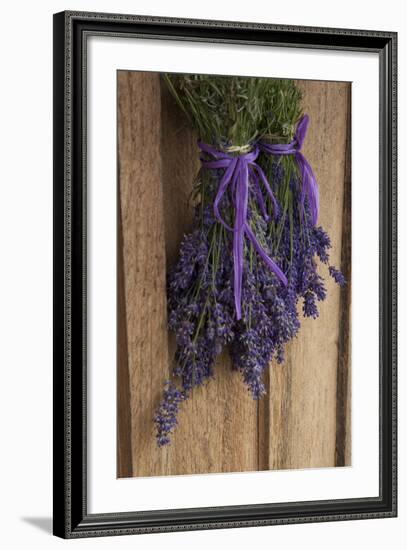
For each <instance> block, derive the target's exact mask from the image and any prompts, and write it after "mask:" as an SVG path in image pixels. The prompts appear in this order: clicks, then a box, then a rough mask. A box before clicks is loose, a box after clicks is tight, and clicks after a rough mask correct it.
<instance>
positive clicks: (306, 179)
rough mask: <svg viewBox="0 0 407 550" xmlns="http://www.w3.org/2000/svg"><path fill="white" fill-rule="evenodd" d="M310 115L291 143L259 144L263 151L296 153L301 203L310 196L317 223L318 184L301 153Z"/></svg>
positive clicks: (313, 220)
mask: <svg viewBox="0 0 407 550" xmlns="http://www.w3.org/2000/svg"><path fill="white" fill-rule="evenodd" d="M308 124H309V116H308V115H304V116H303V117H301V119H300V121H299V122H298V125H297V129H296V131H295V135H294V139H293V141H291V142H290V143H281V144H276V145H273V144H271V143H264V142H261V143H260V144H259V146H260V148H261V150H262V151H265V152H266V153H269V154H270V155H294V157H295V160H296V161H297V163H298V167H299V169H300V173H301V182H302V187H301V199H300V200H301V205H302V206H304V202H305V196H307V197H308V204H309V207H310V210H311V219H312V223H313V224H314V225H316V223H317V221H318V214H319V192H318V184H317V180H316V178H315V175H314V172H313V171H312V168H311V166H310V164H309V162H308V161H307V159H306V158H305V157H304V155H303V154H302V153H301V147H302V144H303V143H304V139H305V136H306V133H307V129H308Z"/></svg>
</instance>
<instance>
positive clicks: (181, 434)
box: [157, 85, 258, 474]
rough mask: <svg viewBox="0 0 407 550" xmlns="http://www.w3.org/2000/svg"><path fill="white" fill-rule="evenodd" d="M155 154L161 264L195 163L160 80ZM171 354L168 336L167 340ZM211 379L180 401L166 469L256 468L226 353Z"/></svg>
mask: <svg viewBox="0 0 407 550" xmlns="http://www.w3.org/2000/svg"><path fill="white" fill-rule="evenodd" d="M161 94H162V98H161V105H162V111H161V129H162V139H161V158H162V188H163V197H164V220H165V246H166V255H167V265H168V266H171V265H173V263H174V262H175V261H176V260H177V257H178V250H179V246H180V243H181V240H182V237H183V235H184V233H186V232H188V231H189V230H190V228H191V221H192V211H193V210H192V205H191V204H190V201H189V196H190V192H191V190H192V184H193V181H194V179H195V177H196V174H197V172H198V169H199V151H198V148H197V144H196V141H197V136H196V134H195V133H194V132H192V131H191V130H190V128H189V124H188V122H187V120H186V118H185V116H184V115H183V113H182V112H181V111H180V109H179V108H178V107H177V105H176V103H175V102H174V100H173V98H172V96H171V95H170V94H169V92H168V89H167V88H166V86H165V85H162V87H161ZM168 349H169V357H170V358H171V357H173V356H174V352H175V345H174V338H173V336H172V335H171V334H170V335H169V341H168ZM214 370H215V379H214V380H211V381H210V382H209V383H208V384H207V385H205V386H204V387H202V388H198V389H195V390H194V391H193V393H192V397H191V399H190V400H188V401H187V402H186V403H184V404H183V407H182V411H181V413H180V416H179V425H178V427H177V430H176V432H175V435H174V437H173V442H172V444H171V446H170V448H169V449H166V451H165V452H166V453H167V456H168V468H169V470H170V472H171V473H172V474H188V473H205V472H227V471H248V470H256V469H257V467H258V457H257V420H256V403H254V402H253V400H252V399H250V397H249V396H248V395H247V392H246V391H245V389H244V387H243V385H242V383H241V380H240V377H239V376H238V375H237V373H236V372H232V370H231V368H230V359H229V357H228V354H227V353H224V354H223V356H222V357H221V358H220V359H219V360H218V361H217V364H216V365H215V369H214ZM162 452H163V450H162V449H161V450H160V449H157V453H160V454H162Z"/></svg>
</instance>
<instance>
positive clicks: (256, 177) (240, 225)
mask: <svg viewBox="0 0 407 550" xmlns="http://www.w3.org/2000/svg"><path fill="white" fill-rule="evenodd" d="M198 145H199V148H200V149H201V151H202V152H203V153H206V154H207V155H210V156H211V157H212V158H213V160H206V159H205V158H204V157H202V156H201V162H202V166H203V167H204V168H209V169H213V170H219V169H224V173H223V176H222V179H221V180H220V182H219V188H218V191H217V194H216V197H215V201H214V205H213V209H214V212H215V216H216V218H217V220H218V221H219V222H220V223H221V224H222V225H223V226H224V227H226V229H228V230H229V231H232V232H233V262H234V294H235V308H236V318H237V319H238V320H239V319H241V318H242V309H241V302H242V279H243V260H244V237H245V235H246V236H247V238H248V239H249V240H250V242H251V243H252V245H253V247H254V249H255V250H256V252H257V253H258V254H259V256H260V257H261V258H262V260H263V261H264V262H265V263H266V265H267V266H268V267H269V268H270V269H271V271H273V273H275V274H276V276H277V277H278V278H279V279H280V281H281V282H282V283H283V284H284V285H286V284H287V277H286V276H285V275H284V273H283V272H282V271H281V269H280V268H279V267H278V265H277V264H276V263H275V262H274V261H273V260H272V259H271V258H270V257H269V256H268V255H267V254H266V252H265V251H264V249H263V248H262V247H261V245H260V243H259V241H258V240H257V238H256V236H255V235H254V233H253V231H252V229H251V227H250V225H249V224H248V222H247V203H248V198H249V193H250V192H254V194H255V196H256V199H257V201H258V203H259V205H260V209H261V211H262V213H263V215H264V217H265V219H266V220H269V219H270V217H269V216H268V214H267V211H266V207H265V204H264V199H263V192H262V189H261V185H260V182H262V183H263V185H264V187H265V189H266V192H267V194H268V195H269V197H270V199H271V201H272V203H273V208H274V214H275V215H276V214H277V212H278V203H277V200H276V198H275V196H274V193H273V191H272V190H271V187H270V185H269V182H268V181H267V178H266V176H265V174H264V172H263V170H262V169H261V168H260V166H259V165H258V164H256V162H255V160H256V159H257V157H258V155H259V152H260V149H259V147H258V146H257V145H255V146H254V148H253V149H252V150H251V151H250V152H248V153H245V154H240V155H236V156H232V155H231V154H229V153H226V152H222V151H219V150H217V149H215V148H214V147H211V146H210V145H207V144H206V143H202V142H199V143H198ZM249 182H251V183H252V186H249ZM229 186H230V189H231V193H232V200H233V203H234V207H235V220H234V227H230V226H229V225H228V224H227V223H226V222H225V220H224V219H223V218H222V216H221V215H220V212H219V203H220V202H221V200H222V197H223V195H224V194H225V192H226V191H227V189H228V187H229Z"/></svg>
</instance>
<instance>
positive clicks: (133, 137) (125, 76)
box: [118, 71, 168, 476]
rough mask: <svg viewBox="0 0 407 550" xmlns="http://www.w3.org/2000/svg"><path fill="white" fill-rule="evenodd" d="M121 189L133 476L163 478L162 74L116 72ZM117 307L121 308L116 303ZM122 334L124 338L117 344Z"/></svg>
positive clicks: (165, 366)
mask: <svg viewBox="0 0 407 550" xmlns="http://www.w3.org/2000/svg"><path fill="white" fill-rule="evenodd" d="M118 109H119V111H118V115H119V116H118V142H119V182H120V198H121V219H122V235H123V237H122V238H123V264H124V266H123V271H124V293H125V297H126V307H125V311H124V312H123V311H120V310H119V316H120V315H126V322H127V349H128V368H129V382H130V409H131V425H132V433H131V440H132V471H133V475H142V476H145V475H160V474H163V473H166V469H165V462H164V461H163V460H162V459H161V457H160V456H159V455H158V454H157V453H156V444H155V440H154V433H153V426H152V417H153V415H154V410H155V407H156V404H157V402H158V400H159V398H160V395H161V389H162V382H163V380H165V379H166V378H168V349H167V326H166V296H165V245H164V222H163V218H164V216H163V200H162V187H161V163H160V137H161V127H160V111H161V101H160V87H159V79H158V77H157V75H154V74H148V73H136V72H131V73H130V72H124V71H120V72H119V73H118ZM119 308H120V303H119ZM121 337H122V335H119V341H120V339H121Z"/></svg>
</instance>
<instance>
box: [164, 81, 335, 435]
mask: <svg viewBox="0 0 407 550" xmlns="http://www.w3.org/2000/svg"><path fill="white" fill-rule="evenodd" d="M166 81H167V84H168V86H169V88H170V90H171V92H172V94H173V95H174V97H175V99H176V100H177V101H178V103H179V105H180V106H181V108H182V109H183V110H184V111H185V113H186V114H187V116H188V117H189V119H190V121H191V124H192V125H193V126H194V127H195V128H197V130H198V132H199V135H200V139H201V140H202V141H204V142H206V143H209V144H212V145H214V146H216V147H217V148H218V149H219V150H220V151H222V150H225V149H226V150H228V151H230V152H233V154H236V155H239V154H242V152H243V151H246V152H247V151H250V150H251V148H252V147H255V145H256V143H258V142H259V141H260V140H261V139H263V138H265V137H266V138H267V139H271V140H275V141H276V142H277V143H284V142H289V141H290V140H291V139H292V137H293V134H294V131H295V125H296V122H297V121H298V119H299V117H300V115H301V109H300V100H301V94H300V92H299V91H298V89H297V88H296V87H295V85H294V83H293V82H292V81H288V80H271V79H259V78H243V77H217V76H205V75H181V76H167V77H166ZM260 164H261V166H262V167H263V169H264V171H265V173H266V174H267V177H268V181H269V184H270V186H271V188H272V190H273V193H274V200H271V198H270V194H267V193H266V192H265V189H261V190H260V188H259V186H258V185H255V182H254V181H252V180H250V179H249V189H248V193H249V200H248V206H247V223H248V224H249V226H250V229H251V231H252V232H253V234H255V235H256V238H257V241H258V243H261V247H262V249H263V251H264V252H265V253H266V254H267V255H268V256H269V257H270V258H273V260H275V261H276V262H277V264H278V266H279V267H280V268H281V270H282V272H283V273H284V274H285V275H286V278H287V284H286V285H285V284H282V282H281V280H280V279H279V278H278V277H277V276H276V274H275V273H273V271H271V270H270V269H269V267H268V266H267V265H266V264H265V263H264V261H263V259H262V258H261V257H259V255H258V253H257V252H256V250H254V246H253V244H252V242H251V241H249V240H248V239H246V240H245V242H244V250H243V279H242V312H241V319H239V320H238V319H237V315H236V311H235V296H234V291H235V289H234V278H233V274H234V256H233V254H234V248H233V232H231V231H228V230H227V229H225V227H224V225H222V224H221V223H219V218H216V217H215V215H214V200H215V196H216V194H217V192H218V189H219V183H220V181H221V178H222V176H223V175H224V172H225V171H224V170H222V169H213V170H201V172H200V174H199V177H198V178H197V182H196V184H195V188H194V192H193V196H194V198H195V216H194V222H193V227H192V229H191V232H190V233H189V234H188V235H186V236H185V237H184V240H183V242H182V244H181V247H180V252H179V258H178V261H177V263H176V264H175V265H174V266H173V268H172V269H171V270H170V272H169V275H168V281H167V295H168V325H169V329H170V330H171V331H173V332H174V333H175V336H176V344H177V349H176V352H175V357H174V360H175V366H174V368H173V371H172V379H171V380H170V381H167V382H166V385H165V389H164V396H163V400H162V402H161V403H160V405H159V406H158V408H157V411H156V415H155V424H156V437H157V443H158V445H159V446H163V445H166V444H168V443H169V442H170V437H171V434H172V433H173V431H174V429H175V427H176V425H177V416H178V413H179V410H180V407H181V405H182V402H183V401H185V400H186V399H188V398H189V396H190V394H191V391H192V390H193V388H194V387H197V386H201V385H202V384H204V383H206V382H208V381H209V380H210V379H211V378H212V377H213V376H214V366H215V363H216V359H217V357H218V355H219V354H220V353H221V352H222V350H223V349H224V348H225V347H228V349H229V352H230V355H231V358H232V363H233V368H234V369H236V370H237V371H239V372H240V373H241V375H242V378H243V381H244V383H245V384H246V385H247V388H248V391H250V393H251V395H252V396H253V398H254V399H259V398H261V397H262V396H263V395H264V393H265V386H264V382H263V374H264V371H265V370H266V369H267V367H268V366H269V364H270V362H271V361H272V360H273V359H275V360H276V361H278V362H280V363H281V362H283V361H284V348H285V345H286V344H287V343H288V342H289V341H290V340H292V338H294V337H295V336H296V334H297V333H298V331H299V329H300V319H299V315H298V307H297V306H298V302H299V301H300V300H302V304H303V305H302V310H303V314H304V315H305V316H308V317H313V318H315V317H317V316H318V309H317V302H318V301H321V300H324V299H325V298H326V289H325V286H324V281H323V279H322V278H321V276H320V275H319V274H318V271H317V259H319V260H320V261H321V262H323V263H326V264H329V254H328V250H329V248H330V247H331V243H330V239H329V237H328V235H327V234H326V233H325V232H324V230H323V229H322V228H321V227H314V225H313V223H312V221H311V215H310V211H309V205H308V204H307V201H305V203H304V204H301V201H300V195H301V183H302V182H301V180H300V177H299V173H298V169H297V167H296V164H295V160H294V158H293V157H292V156H286V157H281V158H279V157H275V158H270V157H269V156H267V155H261V158H260ZM259 194H261V195H262V196H261V197H259ZM265 210H266V211H265ZM235 213H236V210H235V197H234V195H233V190H231V189H230V188H228V189H227V192H226V193H225V194H224V196H223V198H222V202H221V204H220V214H221V217H222V219H223V220H224V221H225V223H226V224H228V225H230V226H232V225H233V220H234V217H235ZM329 272H330V274H331V276H332V277H333V278H334V279H335V281H336V282H337V283H338V284H344V282H345V281H344V279H343V276H342V274H341V273H340V271H339V270H337V269H336V268H335V267H333V266H329Z"/></svg>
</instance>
